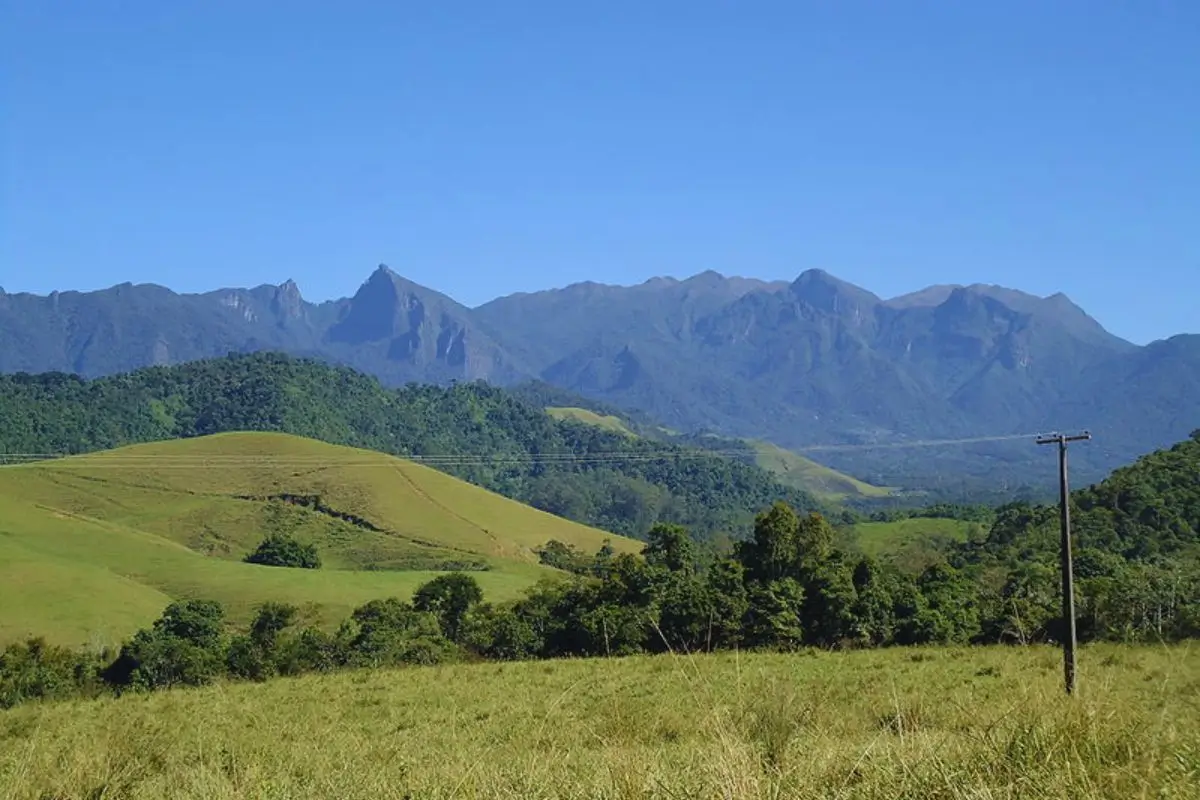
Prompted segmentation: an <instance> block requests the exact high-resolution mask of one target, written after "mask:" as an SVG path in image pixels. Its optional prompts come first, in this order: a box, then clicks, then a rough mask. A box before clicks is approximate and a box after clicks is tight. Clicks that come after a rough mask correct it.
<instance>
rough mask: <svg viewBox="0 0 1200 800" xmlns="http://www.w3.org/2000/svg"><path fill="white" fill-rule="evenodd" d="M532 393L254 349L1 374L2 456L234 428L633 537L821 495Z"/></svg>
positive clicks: (741, 522) (714, 523) (799, 503)
mask: <svg viewBox="0 0 1200 800" xmlns="http://www.w3.org/2000/svg"><path fill="white" fill-rule="evenodd" d="M544 405H550V406H556V407H564V406H572V407H579V408H584V407H585V406H584V405H583V404H582V403H564V402H550V403H545V404H544ZM543 407H544V406H543V405H541V404H533V403H531V402H530V401H529V400H528V399H526V397H525V395H518V394H514V393H510V392H508V391H505V390H502V389H499V388H497V387H494V386H488V385H485V384H480V383H472V384H459V385H457V386H450V387H438V386H419V385H412V386H406V387H405V388H403V389H397V390H391V389H387V388H385V387H383V386H381V385H380V383H379V381H377V380H375V379H374V378H370V377H368V376H366V375H363V374H360V373H357V372H354V371H353V370H351V369H347V368H340V367H332V366H330V365H328V364H322V363H319V362H315V361H311V360H303V359H295V358H291V357H289V356H284V355H280V354H276V353H255V354H250V355H233V356H229V357H227V358H220V359H213V360H211V361H202V362H194V363H189V364H183V365H179V366H175V367H154V368H148V369H144V370H139V371H137V372H134V373H130V374H127V375H120V376H114V377H111V378H103V379H98V380H93V381H84V380H81V379H80V378H78V377H75V376H70V375H62V374H45V375H5V376H0V408H4V409H5V411H6V413H5V414H3V415H0V454H5V453H8V454H12V453H57V454H82V453H90V452H95V451H100V450H108V449H111V448H114V447H122V446H125V445H132V444H141V443H148V442H158V441H165V440H169V439H190V438H194V437H196V436H205V435H210V434H217V433H228V432H234V431H264V432H277V433H289V434H293V435H296V436H303V437H306V438H309V439H316V440H318V441H322V442H328V443H330V444H337V445H346V446H349V447H360V448H367V449H370V450H374V451H378V452H381V453H390V454H392V455H397V456H400V457H403V458H408V459H411V460H413V461H417V462H419V463H424V464H428V465H430V466H434V467H437V468H438V469H439V470H441V471H443V472H446V473H449V474H451V475H454V476H455V477H457V478H461V479H463V480H465V481H467V482H469V483H472V484H475V485H476V486H480V487H482V488H484V489H488V490H490V491H493V492H496V493H498V494H502V495H504V496H505V497H509V498H511V499H513V500H516V501H518V502H520V503H524V504H526V505H530V506H533V507H535V508H539V509H542V510H543V511H548V512H550V513H552V514H555V515H557V516H560V517H566V518H568V519H573V520H575V521H576V522H580V523H583V524H585V525H591V526H593V527H597V528H604V529H605V530H609V531H612V532H614V533H618V534H622V535H626V536H633V537H638V536H641V535H644V534H645V533H646V531H648V530H649V529H650V527H651V526H652V525H653V524H654V523H656V522H660V521H661V522H674V523H679V524H683V525H687V526H688V527H689V528H690V529H691V530H692V531H693V532H694V533H695V534H696V535H697V536H698V537H700V538H704V537H708V536H721V535H728V534H736V533H738V532H748V529H749V526H750V524H751V522H752V520H753V517H754V515H755V514H756V513H758V511H759V510H760V509H762V508H763V507H764V506H767V505H770V504H771V503H773V502H774V501H775V500H780V499H782V500H786V501H787V502H789V503H791V504H793V505H794V506H796V507H798V508H805V509H812V508H817V507H819V506H820V503H819V502H818V501H817V500H816V499H815V498H813V497H812V496H811V495H806V494H805V493H803V492H800V491H798V490H797V489H795V488H793V487H791V486H786V485H783V484H781V483H780V482H779V481H778V480H777V479H776V478H775V476H774V475H773V474H772V473H769V472H767V471H766V470H763V469H760V468H758V467H756V466H754V465H753V464H750V463H746V462H744V461H742V460H736V459H733V458H727V457H725V456H724V455H723V454H719V453H712V452H709V451H706V450H700V449H697V448H694V447H693V448H689V447H683V446H680V445H678V444H676V443H673V442H670V441H663V440H656V439H650V438H646V437H631V436H628V435H627V434H625V433H623V432H616V431H613V430H609V429H606V428H605V427H602V426H600V425H591V424H580V423H579V422H578V421H575V420H556V419H553V418H552V417H551V416H550V415H549V414H547V413H546V412H545V411H544V410H543ZM591 410H593V411H595V412H596V413H597V414H599V415H600V416H606V415H608V414H610V413H612V412H610V411H605V410H604V409H591ZM627 427H631V428H632V429H634V430H637V428H636V427H633V426H627Z"/></svg>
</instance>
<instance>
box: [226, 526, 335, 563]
mask: <svg viewBox="0 0 1200 800" xmlns="http://www.w3.org/2000/svg"><path fill="white" fill-rule="evenodd" d="M242 560H243V561H245V562H247V563H249V564H263V565H266V566H268V567H300V568H302V569H319V568H320V566H321V556H320V554H319V553H318V552H317V546H316V545H314V544H301V543H300V542H298V541H296V540H295V539H293V538H292V537H290V536H285V535H283V534H279V533H272V534H270V535H269V536H267V538H265V539H263V540H262V542H261V543H260V544H259V545H258V548H257V549H256V550H255V551H254V552H253V553H251V554H250V555H248V556H246V557H245V558H244V559H242Z"/></svg>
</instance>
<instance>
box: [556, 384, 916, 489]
mask: <svg viewBox="0 0 1200 800" xmlns="http://www.w3.org/2000/svg"><path fill="white" fill-rule="evenodd" d="M545 410H546V413H547V414H549V415H550V416H551V417H553V418H554V419H556V420H570V421H573V422H581V423H584V424H587V425H592V426H595V427H597V428H601V429H603V430H606V431H611V432H613V433H621V434H624V435H626V436H633V437H636V436H643V435H644V436H647V437H649V438H659V439H666V440H667V441H672V440H676V439H679V438H680V436H679V434H678V433H675V432H672V431H669V430H667V429H665V428H663V427H661V426H657V425H653V426H645V425H638V424H637V423H635V422H634V421H633V420H631V419H629V418H627V417H624V416H622V415H621V414H620V413H619V412H616V411H615V410H614V411H611V412H610V413H606V412H605V411H603V410H596V409H592V408H584V407H581V406H546V407H545ZM706 440H707V441H708V446H707V449H722V450H730V451H734V450H746V451H748V455H749V458H746V459H744V460H746V461H748V462H749V463H752V464H753V465H754V466H757V467H760V468H761V469H764V470H766V471H767V472H769V473H770V474H771V475H772V476H774V478H775V480H777V481H778V482H779V483H781V484H782V485H784V486H790V487H792V488H793V489H797V490H799V491H801V492H804V493H806V494H811V495H813V496H814V497H816V498H818V499H820V500H824V501H827V502H833V503H836V502H839V501H842V500H846V499H848V498H854V499H872V498H880V497H888V496H890V495H891V493H892V490H891V489H888V488H885V487H882V486H873V485H871V484H869V483H867V482H866V481H860V480H859V479H857V478H854V477H851V476H850V475H846V474H845V473H842V472H838V471H837V470H835V469H832V468H830V467H827V466H825V465H824V464H818V463H817V462H816V461H813V460H812V459H810V458H806V457H804V456H802V455H800V454H799V453H796V452H793V451H791V450H785V449H784V448H782V447H780V446H779V445H776V444H772V443H771V442H766V441H760V440H754V439H729V438H725V437H718V436H711V435H709V436H700V437H697V439H692V438H688V439H687V443H688V444H689V445H693V446H694V445H697V444H700V446H702V447H703V446H705V442H706ZM714 443H715V444H714Z"/></svg>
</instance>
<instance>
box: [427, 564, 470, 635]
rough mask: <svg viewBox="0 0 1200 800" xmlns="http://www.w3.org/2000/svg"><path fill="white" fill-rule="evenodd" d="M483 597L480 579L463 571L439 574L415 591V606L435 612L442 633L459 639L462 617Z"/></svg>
mask: <svg viewBox="0 0 1200 800" xmlns="http://www.w3.org/2000/svg"><path fill="white" fill-rule="evenodd" d="M482 601H483V590H482V589H480V588H479V582H478V581H476V580H475V578H473V577H472V576H470V575H467V574H465V573H462V572H453V573H450V574H449V575H439V576H438V577H436V578H434V579H433V580H431V581H429V582H428V583H425V584H422V585H421V586H420V587H418V588H417V590H416V591H415V592H414V593H413V608H415V609H416V610H417V611H428V612H430V613H432V614H435V615H436V616H437V618H438V623H439V624H440V625H441V628H442V633H444V634H445V636H446V638H448V639H450V640H451V641H458V640H459V633H460V631H461V628H462V621H463V618H464V617H465V616H466V614H467V612H468V611H469V610H470V609H471V606H473V605H475V604H477V603H480V602H482Z"/></svg>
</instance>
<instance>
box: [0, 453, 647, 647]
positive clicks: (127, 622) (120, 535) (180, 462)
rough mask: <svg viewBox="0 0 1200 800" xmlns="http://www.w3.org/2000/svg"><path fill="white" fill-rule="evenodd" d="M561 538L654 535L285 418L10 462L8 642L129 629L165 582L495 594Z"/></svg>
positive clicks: (593, 543)
mask: <svg viewBox="0 0 1200 800" xmlns="http://www.w3.org/2000/svg"><path fill="white" fill-rule="evenodd" d="M269 533H287V534H290V535H292V536H294V537H295V538H297V539H299V540H301V541H305V542H312V543H313V544H315V545H316V546H317V547H318V549H319V551H320V552H321V553H322V556H323V561H324V566H323V567H322V569H320V570H303V569H280V568H272V567H261V566H256V565H252V564H246V563H242V561H241V559H242V557H243V556H244V555H245V554H247V553H248V552H250V551H251V550H253V549H254V547H255V546H256V545H257V543H258V542H259V541H260V540H261V539H262V538H263V536H264V535H266V534H269ZM550 539H557V540H558V541H561V542H564V543H568V544H571V545H573V546H575V547H577V548H579V549H580V550H582V551H583V552H595V551H597V550H599V549H600V548H601V547H602V546H603V544H604V542H605V541H608V542H610V543H611V545H612V547H613V548H614V549H615V550H617V551H618V552H638V551H640V549H641V545H640V543H638V542H635V541H633V540H630V539H625V538H623V537H618V536H612V535H611V534H608V533H606V532H604V531H599V530H596V529H593V528H588V527H585V526H583V525H579V524H577V523H574V522H570V521H568V520H564V519H562V518H559V517H555V516H553V515H551V514H547V513H545V512H541V511H537V510H535V509H532V508H529V507H527V506H523V505H521V504H519V503H517V502H515V501H512V500H509V499H507V498H504V497H501V496H499V495H496V494H493V493H491V492H488V491H486V490H484V489H480V488H479V487H476V486H472V485H470V484H467V483H464V482H463V481H460V480H458V479H456V478H453V477H451V476H449V475H446V474H444V473H442V472H439V471H437V470H433V469H430V468H428V467H424V466H421V465H419V464H414V463H412V462H408V461H404V460H403V459H398V458H394V457H391V456H386V455H383V454H380V453H374V452H369V451H364V450H355V449H352V448H346V447H335V446H332V445H327V444H323V443H320V442H315V441H311V440H307V439H301V438H297V437H293V436H288V435H284V434H264V433H235V434H220V435H215V436H208V437H202V438H197V439H189V440H184V441H171V442H163V443H156V444H149V445H137V446H132V447H125V448H120V449H117V450H110V451H105V452H101V453H95V454H91V455H87V456H75V457H69V458H65V459H60V460H53V461H43V462H38V463H34V464H26V465H22V466H9V467H4V468H0V554H2V555H3V558H0V608H4V610H5V613H4V614H3V615H0V617H2V618H0V640H5V639H12V638H14V637H16V636H20V635H23V634H25V633H37V634H43V633H44V634H47V635H49V636H51V637H56V638H57V639H60V640H61V639H66V640H72V641H80V640H85V639H84V638H83V637H87V636H90V635H93V634H95V635H98V636H101V637H113V636H118V635H124V634H128V633H129V632H130V631H132V630H134V629H136V628H137V627H138V626H139V625H142V624H145V623H146V622H147V621H148V620H150V619H153V618H154V617H155V616H157V614H158V613H159V612H160V611H161V610H162V607H163V605H164V604H165V602H166V601H167V598H174V597H196V596H201V597H208V598H213V599H217V600H220V601H221V602H222V603H224V604H226V605H227V606H228V607H229V608H230V609H232V610H233V612H234V614H235V616H244V615H246V614H249V613H250V611H251V609H252V608H253V606H255V605H256V604H258V603H261V602H264V601H267V600H280V601H284V600H286V601H289V602H294V603H296V604H299V605H305V604H313V605H314V608H313V609H312V613H314V614H316V615H317V616H318V617H319V618H320V619H322V620H327V621H329V620H336V619H339V618H341V617H344V616H345V614H346V613H348V610H349V609H351V608H353V607H354V606H355V605H357V604H361V603H362V602H366V601H367V600H371V599H374V598H377V597H384V596H388V595H392V594H400V595H403V594H405V593H407V592H409V591H411V590H412V589H413V588H414V587H415V586H416V585H417V584H419V583H421V582H423V581H425V580H428V579H429V577H431V575H432V574H433V573H432V571H437V570H445V569H456V568H465V569H470V570H475V572H474V574H475V575H476V576H477V579H478V580H479V582H480V583H481V585H482V586H483V587H484V589H485V591H487V592H488V593H489V594H491V595H493V596H494V597H495V598H497V599H498V598H502V597H508V596H512V595H514V594H515V593H516V592H517V591H518V590H519V589H520V588H521V587H523V586H526V585H528V584H530V583H532V582H533V581H534V580H536V579H537V578H538V577H539V576H544V575H550V574H553V573H552V572H551V571H549V570H548V569H546V568H544V567H541V566H539V565H538V558H537V554H536V552H535V550H536V548H538V547H540V546H541V545H543V544H545V543H546V542H547V541H549V540H550Z"/></svg>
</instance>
